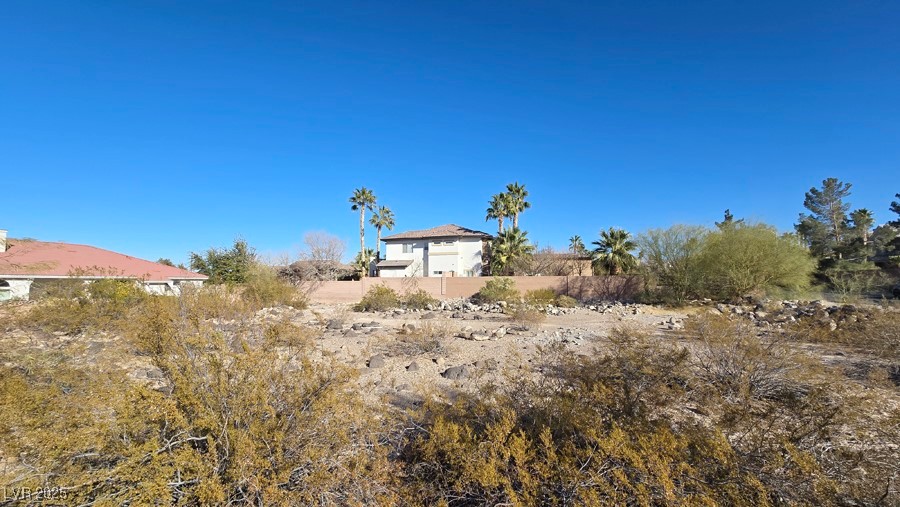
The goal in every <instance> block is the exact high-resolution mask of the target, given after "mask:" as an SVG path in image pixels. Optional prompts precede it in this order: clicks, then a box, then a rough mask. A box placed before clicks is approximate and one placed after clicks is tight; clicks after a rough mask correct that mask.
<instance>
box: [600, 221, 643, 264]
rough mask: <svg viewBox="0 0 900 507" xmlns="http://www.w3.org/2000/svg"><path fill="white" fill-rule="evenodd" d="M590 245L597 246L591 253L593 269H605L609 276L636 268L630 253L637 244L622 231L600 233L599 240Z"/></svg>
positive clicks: (614, 230) (635, 262)
mask: <svg viewBox="0 0 900 507" xmlns="http://www.w3.org/2000/svg"><path fill="white" fill-rule="evenodd" d="M591 244H593V245H597V248H595V249H594V253H593V256H592V257H593V262H594V269H596V270H599V269H601V268H602V269H605V270H606V272H607V273H609V274H611V275H618V274H621V273H627V272H629V271H631V269H633V268H634V267H635V266H637V259H636V258H635V257H634V255H633V254H632V253H631V252H632V250H634V249H635V248H637V243H635V242H634V241H633V240H632V239H631V234H629V233H628V232H627V231H625V230H624V229H615V228H613V227H610V228H609V230H606V231H600V240H599V241H594V242H592V243H591Z"/></svg>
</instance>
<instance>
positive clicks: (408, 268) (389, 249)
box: [377, 224, 492, 277]
mask: <svg viewBox="0 0 900 507" xmlns="http://www.w3.org/2000/svg"><path fill="white" fill-rule="evenodd" d="M491 237H492V236H491V235H490V234H488V233H486V232H481V231H476V230H472V229H466V228H465V227H460V226H458V225H454V224H447V225H441V226H439V227H434V228H432V229H425V230H422V231H408V232H401V233H399V234H394V235H392V236H386V237H384V238H381V240H382V241H384V243H385V249H384V252H385V260H383V261H381V262H379V263H378V265H377V268H378V276H382V277H404V276H481V271H482V258H483V256H484V252H485V250H486V248H485V242H486V241H490V240H491Z"/></svg>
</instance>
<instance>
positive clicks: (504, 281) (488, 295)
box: [475, 278, 521, 303]
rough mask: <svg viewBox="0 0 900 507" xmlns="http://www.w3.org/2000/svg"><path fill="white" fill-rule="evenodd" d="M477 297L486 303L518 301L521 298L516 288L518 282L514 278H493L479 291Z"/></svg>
mask: <svg viewBox="0 0 900 507" xmlns="http://www.w3.org/2000/svg"><path fill="white" fill-rule="evenodd" d="M475 298H476V299H478V300H479V301H481V302H484V303H496V302H498V301H505V302H507V303H514V302H518V301H519V299H520V298H521V295H520V294H519V291H518V290H517V289H516V282H515V281H514V280H513V279H512V278H492V279H490V280H488V281H487V283H485V284H484V287H482V288H481V290H479V291H478V294H476V295H475Z"/></svg>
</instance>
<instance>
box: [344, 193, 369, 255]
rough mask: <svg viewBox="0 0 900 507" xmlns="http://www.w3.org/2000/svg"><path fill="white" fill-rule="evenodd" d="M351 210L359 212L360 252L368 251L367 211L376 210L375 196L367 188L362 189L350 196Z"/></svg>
mask: <svg viewBox="0 0 900 507" xmlns="http://www.w3.org/2000/svg"><path fill="white" fill-rule="evenodd" d="M350 204H351V206H350V209H352V210H353V211H359V251H360V252H364V251H365V249H366V210H369V211H372V210H374V208H375V194H374V193H373V192H372V191H371V190H369V189H368V188H366V187H360V188H357V189H356V190H354V191H353V195H351V196H350Z"/></svg>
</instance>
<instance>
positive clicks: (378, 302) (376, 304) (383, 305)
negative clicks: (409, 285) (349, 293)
mask: <svg viewBox="0 0 900 507" xmlns="http://www.w3.org/2000/svg"><path fill="white" fill-rule="evenodd" d="M399 306H400V295H399V294H397V291H395V290H394V289H392V288H390V287H388V286H387V285H374V286H372V287H371V288H370V289H369V291H368V292H366V295H365V296H363V298H362V300H361V301H360V302H359V303H357V304H356V306H355V307H354V309H355V310H356V311H358V312H380V311H384V310H390V309H392V308H397V307H399Z"/></svg>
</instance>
